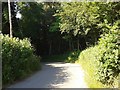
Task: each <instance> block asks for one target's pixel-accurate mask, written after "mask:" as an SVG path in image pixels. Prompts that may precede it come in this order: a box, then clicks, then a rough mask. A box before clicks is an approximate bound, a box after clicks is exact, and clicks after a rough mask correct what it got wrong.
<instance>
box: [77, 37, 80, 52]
mask: <svg viewBox="0 0 120 90" xmlns="http://www.w3.org/2000/svg"><path fill="white" fill-rule="evenodd" d="M79 47H80V43H79V38H78V39H77V49H78V50H80V48H79Z"/></svg>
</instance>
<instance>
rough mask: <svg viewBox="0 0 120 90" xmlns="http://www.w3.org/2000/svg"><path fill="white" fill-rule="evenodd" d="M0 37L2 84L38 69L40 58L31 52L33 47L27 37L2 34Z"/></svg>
mask: <svg viewBox="0 0 120 90" xmlns="http://www.w3.org/2000/svg"><path fill="white" fill-rule="evenodd" d="M0 38H1V39H2V81H3V85H6V84H9V83H12V82H13V81H16V80H19V79H22V78H24V77H26V76H27V75H28V74H30V73H31V72H32V71H35V70H37V69H39V65H40V58H39V57H37V56H35V55H34V54H33V52H34V49H33V47H32V45H31V43H30V41H29V40H28V39H23V40H21V39H19V38H16V37H14V38H10V37H9V36H8V35H2V34H1V35H0Z"/></svg>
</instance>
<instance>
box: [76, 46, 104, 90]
mask: <svg viewBox="0 0 120 90" xmlns="http://www.w3.org/2000/svg"><path fill="white" fill-rule="evenodd" d="M98 52H99V51H98V46H95V47H90V48H88V49H86V50H84V51H82V52H81V53H80V55H79V57H78V60H77V61H76V63H79V64H81V66H82V68H83V69H84V71H85V81H86V83H87V85H88V87H89V88H105V86H104V85H103V84H102V83H100V82H98V81H97V80H96V77H97V76H96V72H97V70H98V62H97V59H96V57H97V55H98Z"/></svg>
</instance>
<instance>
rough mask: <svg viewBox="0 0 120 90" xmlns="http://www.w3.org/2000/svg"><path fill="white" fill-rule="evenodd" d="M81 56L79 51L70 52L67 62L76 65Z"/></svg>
mask: <svg viewBox="0 0 120 90" xmlns="http://www.w3.org/2000/svg"><path fill="white" fill-rule="evenodd" d="M79 54H80V51H79V50H77V51H72V52H69V53H68V57H67V58H66V60H65V62H69V63H74V62H75V61H76V60H77V59H78V56H79Z"/></svg>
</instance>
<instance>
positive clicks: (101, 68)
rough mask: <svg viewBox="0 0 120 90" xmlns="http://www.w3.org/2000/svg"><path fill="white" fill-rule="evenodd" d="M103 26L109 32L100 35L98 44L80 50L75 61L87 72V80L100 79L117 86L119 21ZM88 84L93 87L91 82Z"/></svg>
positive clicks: (119, 62) (119, 65)
mask: <svg viewBox="0 0 120 90" xmlns="http://www.w3.org/2000/svg"><path fill="white" fill-rule="evenodd" d="M105 26H106V27H104V28H103V29H108V30H107V31H109V32H107V33H104V34H102V35H101V38H100V40H99V43H98V45H96V46H94V47H90V48H88V49H86V50H84V51H82V52H81V54H80V56H79V60H78V61H77V62H78V63H81V65H82V66H83V68H84V70H85V71H86V72H87V73H88V78H87V82H88V80H89V78H90V79H91V80H90V81H92V83H93V82H94V83H93V84H95V82H98V81H100V82H101V83H102V84H104V85H107V86H109V87H113V86H114V87H117V85H118V83H117V80H118V76H119V74H120V58H119V56H120V54H119V52H118V49H119V47H118V36H119V21H117V22H116V23H115V24H114V25H113V26H110V25H108V24H106V25H105ZM89 83H91V82H89ZM89 83H88V84H89ZM98 83H99V82H98ZM102 84H101V85H102ZM89 86H90V87H92V88H93V87H94V85H91V84H89ZM95 87H96V86H95Z"/></svg>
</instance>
